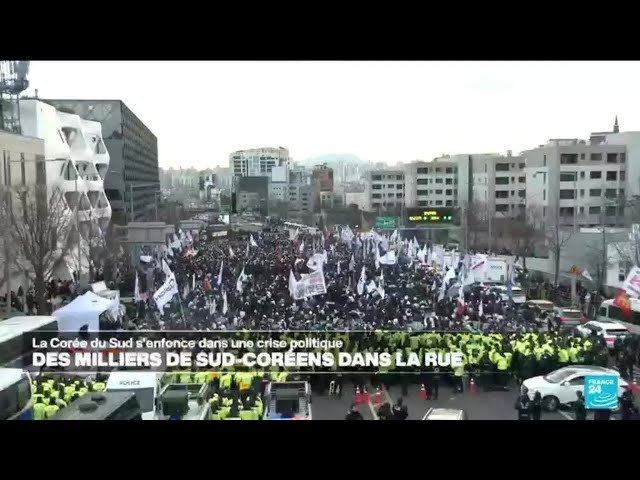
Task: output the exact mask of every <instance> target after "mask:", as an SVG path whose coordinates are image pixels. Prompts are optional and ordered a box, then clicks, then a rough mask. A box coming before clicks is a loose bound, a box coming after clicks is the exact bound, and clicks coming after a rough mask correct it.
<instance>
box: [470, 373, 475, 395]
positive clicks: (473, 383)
mask: <svg viewBox="0 0 640 480" xmlns="http://www.w3.org/2000/svg"><path fill="white" fill-rule="evenodd" d="M469 393H470V394H472V395H473V394H475V393H476V381H475V380H474V379H473V377H471V381H470V382H469Z"/></svg>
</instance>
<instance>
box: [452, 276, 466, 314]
mask: <svg viewBox="0 0 640 480" xmlns="http://www.w3.org/2000/svg"><path fill="white" fill-rule="evenodd" d="M452 270H453V269H452ZM458 303H459V304H460V305H462V306H464V288H463V287H462V284H460V290H458Z"/></svg>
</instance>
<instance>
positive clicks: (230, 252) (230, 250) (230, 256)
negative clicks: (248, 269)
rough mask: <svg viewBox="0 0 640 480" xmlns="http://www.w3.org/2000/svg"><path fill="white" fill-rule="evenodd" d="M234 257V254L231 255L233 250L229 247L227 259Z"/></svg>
mask: <svg viewBox="0 0 640 480" xmlns="http://www.w3.org/2000/svg"><path fill="white" fill-rule="evenodd" d="M235 256H236V254H235V253H233V250H232V249H231V247H229V258H234V257H235Z"/></svg>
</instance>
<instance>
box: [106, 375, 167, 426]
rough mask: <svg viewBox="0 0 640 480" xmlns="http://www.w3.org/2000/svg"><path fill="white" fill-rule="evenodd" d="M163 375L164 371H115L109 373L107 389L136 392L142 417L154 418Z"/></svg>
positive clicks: (110, 390)
mask: <svg viewBox="0 0 640 480" xmlns="http://www.w3.org/2000/svg"><path fill="white" fill-rule="evenodd" d="M163 377H164V374H163V373H157V372H128V371H122V372H119V371H115V372H112V373H111V375H109V380H107V388H106V391H107V392H131V393H135V394H136V397H137V399H138V403H139V404H140V410H142V419H143V420H153V419H154V417H155V413H156V399H157V398H158V396H159V395H160V391H161V390H162V381H163Z"/></svg>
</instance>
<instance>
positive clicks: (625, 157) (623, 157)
mask: <svg viewBox="0 0 640 480" xmlns="http://www.w3.org/2000/svg"><path fill="white" fill-rule="evenodd" d="M619 158H620V163H624V162H625V161H626V160H627V154H626V153H621V154H620V157H619Z"/></svg>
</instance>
